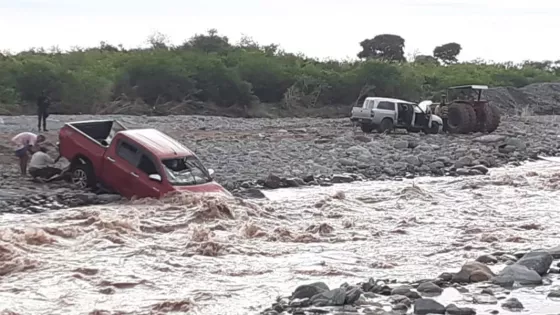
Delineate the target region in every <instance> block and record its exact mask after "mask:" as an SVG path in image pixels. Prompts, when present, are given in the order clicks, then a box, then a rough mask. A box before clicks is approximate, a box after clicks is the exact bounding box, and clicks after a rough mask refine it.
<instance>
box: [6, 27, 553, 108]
mask: <svg viewBox="0 0 560 315" xmlns="http://www.w3.org/2000/svg"><path fill="white" fill-rule="evenodd" d="M150 42H151V47H150V48H146V49H133V50H126V49H123V48H122V47H115V46H111V45H108V44H106V43H101V44H100V45H99V47H95V48H88V49H74V50H72V51H68V52H60V51H56V50H54V51H49V52H47V51H45V50H43V49H38V50H30V51H26V52H21V53H18V54H3V55H2V54H0V114H19V113H31V112H34V111H35V101H36V98H37V97H38V95H39V94H40V93H41V91H42V90H43V89H48V90H50V91H51V97H52V99H53V103H54V104H55V105H54V106H53V111H55V112H59V113H67V114H74V113H116V112H125V113H144V114H146V113H147V114H154V113H155V114H167V113H193V114H194V113H204V112H207V111H208V109H209V108H211V109H212V110H214V111H219V110H224V111H230V112H232V111H237V113H239V115H246V114H247V113H248V112H251V111H252V110H253V109H255V108H256V107H259V108H263V107H264V108H270V109H273V110H276V111H283V112H285V113H295V112H297V110H299V109H317V110H320V109H328V108H329V107H335V106H340V105H345V106H350V105H351V104H352V103H354V102H355V101H356V100H357V99H358V98H360V97H363V96H364V95H366V94H367V95H377V96H391V97H399V98H405V99H410V100H418V99H420V98H426V97H428V98H432V97H437V96H438V95H439V93H440V92H441V90H442V89H444V88H445V87H446V86H449V85H459V84H471V83H472V84H487V85H490V86H515V87H521V86H525V85H527V84H530V83H535V82H553V81H559V80H560V70H559V69H558V68H556V67H554V65H555V64H554V63H551V62H540V63H539V62H531V63H529V62H528V63H524V64H520V65H516V64H512V63H504V64H487V63H484V62H465V63H450V64H440V63H439V62H437V60H435V58H433V60H425V59H421V58H419V59H417V61H400V62H388V61H383V59H372V58H370V59H366V60H361V61H318V60H314V59H311V58H307V57H305V56H302V55H295V54H292V53H287V52H284V51H282V50H279V49H278V47H277V46H275V45H268V46H262V45H258V44H256V43H254V42H252V41H251V40H249V39H244V40H242V41H241V42H240V43H238V44H235V45H232V44H230V43H229V40H228V39H227V38H226V37H223V36H220V35H218V34H217V33H216V32H215V31H210V32H209V33H208V34H204V35H196V36H194V37H193V38H191V39H190V40H189V41H187V42H185V43H184V44H182V45H180V46H169V45H167V44H166V42H165V38H163V37H152V38H151V39H150Z"/></svg>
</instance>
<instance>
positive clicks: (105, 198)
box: [97, 194, 123, 204]
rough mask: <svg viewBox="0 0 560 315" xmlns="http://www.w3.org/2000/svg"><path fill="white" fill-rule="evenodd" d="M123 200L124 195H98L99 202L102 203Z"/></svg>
mask: <svg viewBox="0 0 560 315" xmlns="http://www.w3.org/2000/svg"><path fill="white" fill-rule="evenodd" d="M121 200H123V197H122V196H121V195H117V194H102V195H98V196H97V202H98V203H100V204H109V203H114V202H118V201H121Z"/></svg>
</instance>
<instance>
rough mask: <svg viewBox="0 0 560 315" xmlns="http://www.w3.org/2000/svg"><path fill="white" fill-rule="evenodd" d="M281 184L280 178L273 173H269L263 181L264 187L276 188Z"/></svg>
mask: <svg viewBox="0 0 560 315" xmlns="http://www.w3.org/2000/svg"><path fill="white" fill-rule="evenodd" d="M281 184H282V179H281V178H280V177H278V176H276V175H274V174H269V175H268V177H267V178H266V179H265V181H264V187H266V188H270V189H278V188H280V185H281Z"/></svg>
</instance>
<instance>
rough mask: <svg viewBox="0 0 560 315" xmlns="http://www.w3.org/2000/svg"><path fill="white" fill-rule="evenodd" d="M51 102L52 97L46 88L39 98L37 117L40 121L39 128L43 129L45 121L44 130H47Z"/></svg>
mask: <svg viewBox="0 0 560 315" xmlns="http://www.w3.org/2000/svg"><path fill="white" fill-rule="evenodd" d="M50 104H51V99H50V97H49V94H48V92H47V91H46V90H43V92H41V96H39V97H38V98H37V118H38V121H39V124H38V126H39V127H38V128H39V129H38V130H39V131H41V122H42V123H43V131H48V130H47V117H49V106H50Z"/></svg>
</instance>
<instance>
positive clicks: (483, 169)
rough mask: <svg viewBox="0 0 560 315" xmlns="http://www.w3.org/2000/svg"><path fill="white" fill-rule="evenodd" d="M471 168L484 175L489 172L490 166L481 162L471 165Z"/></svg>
mask: <svg viewBox="0 0 560 315" xmlns="http://www.w3.org/2000/svg"><path fill="white" fill-rule="evenodd" d="M469 169H470V170H476V171H479V172H480V173H481V174H482V175H486V174H488V168H487V167H486V166H484V165H480V164H479V165H475V166H471V167H469Z"/></svg>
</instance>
